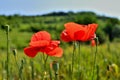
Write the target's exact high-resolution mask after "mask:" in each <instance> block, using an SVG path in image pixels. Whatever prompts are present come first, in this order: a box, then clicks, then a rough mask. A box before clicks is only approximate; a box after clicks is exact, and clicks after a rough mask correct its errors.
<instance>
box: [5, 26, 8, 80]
mask: <svg viewBox="0 0 120 80" xmlns="http://www.w3.org/2000/svg"><path fill="white" fill-rule="evenodd" d="M5 27H7V29H6V35H7V64H6V69H7V80H9V26H8V25H5Z"/></svg>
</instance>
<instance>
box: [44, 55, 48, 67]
mask: <svg viewBox="0 0 120 80" xmlns="http://www.w3.org/2000/svg"><path fill="white" fill-rule="evenodd" d="M47 59H48V55H47V56H46V58H45V60H44V67H45V69H46V62H47Z"/></svg>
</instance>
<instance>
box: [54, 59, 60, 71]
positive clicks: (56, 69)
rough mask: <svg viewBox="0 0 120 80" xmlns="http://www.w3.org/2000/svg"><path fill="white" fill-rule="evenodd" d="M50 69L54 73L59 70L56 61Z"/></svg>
mask: <svg viewBox="0 0 120 80" xmlns="http://www.w3.org/2000/svg"><path fill="white" fill-rule="evenodd" d="M52 68H53V70H54V71H55V72H57V71H58V70H59V63H58V62H57V61H53V63H52Z"/></svg>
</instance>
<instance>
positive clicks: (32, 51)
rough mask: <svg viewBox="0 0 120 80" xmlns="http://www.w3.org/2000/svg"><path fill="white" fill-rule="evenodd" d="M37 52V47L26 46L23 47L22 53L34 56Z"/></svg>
mask: <svg viewBox="0 0 120 80" xmlns="http://www.w3.org/2000/svg"><path fill="white" fill-rule="evenodd" d="M38 52H39V48H37V47H26V48H24V53H25V54H26V55H27V56H29V57H32V58H33V57H35V56H36V54H37V53H38Z"/></svg>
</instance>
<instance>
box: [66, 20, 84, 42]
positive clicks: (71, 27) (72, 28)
mask: <svg viewBox="0 0 120 80" xmlns="http://www.w3.org/2000/svg"><path fill="white" fill-rule="evenodd" d="M64 26H65V29H66V32H67V33H68V35H69V36H70V38H71V39H72V40H75V39H74V38H75V37H74V33H75V32H78V31H80V30H84V27H83V25H80V24H77V23H74V22H69V23H66V24H65V25H64Z"/></svg>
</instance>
